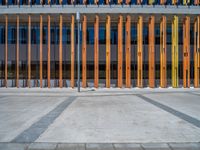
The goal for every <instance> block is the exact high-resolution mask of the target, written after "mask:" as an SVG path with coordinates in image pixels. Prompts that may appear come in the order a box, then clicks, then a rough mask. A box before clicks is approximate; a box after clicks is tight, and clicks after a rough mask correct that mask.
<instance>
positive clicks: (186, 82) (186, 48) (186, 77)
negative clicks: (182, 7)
mask: <svg viewBox="0 0 200 150" xmlns="http://www.w3.org/2000/svg"><path fill="white" fill-rule="evenodd" d="M183 87H184V88H186V87H190V17H188V16H186V17H185V19H184V20H183Z"/></svg>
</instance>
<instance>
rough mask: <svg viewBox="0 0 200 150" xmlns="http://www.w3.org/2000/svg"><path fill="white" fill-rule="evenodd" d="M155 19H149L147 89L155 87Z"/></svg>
mask: <svg viewBox="0 0 200 150" xmlns="http://www.w3.org/2000/svg"><path fill="white" fill-rule="evenodd" d="M154 29H155V17H154V16H151V17H150V18H149V45H148V51H149V87H151V88H154V87H155V31H154Z"/></svg>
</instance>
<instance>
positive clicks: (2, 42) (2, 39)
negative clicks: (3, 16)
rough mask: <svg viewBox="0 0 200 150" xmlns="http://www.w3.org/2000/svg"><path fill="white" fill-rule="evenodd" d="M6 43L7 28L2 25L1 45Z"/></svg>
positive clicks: (0, 28)
mask: <svg viewBox="0 0 200 150" xmlns="http://www.w3.org/2000/svg"><path fill="white" fill-rule="evenodd" d="M4 43H5V27H4V25H0V44H4Z"/></svg>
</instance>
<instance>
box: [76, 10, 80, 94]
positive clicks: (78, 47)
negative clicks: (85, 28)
mask: <svg viewBox="0 0 200 150" xmlns="http://www.w3.org/2000/svg"><path fill="white" fill-rule="evenodd" d="M76 20H77V28H78V45H77V49H78V52H77V61H78V92H80V13H79V12H77V13H76Z"/></svg>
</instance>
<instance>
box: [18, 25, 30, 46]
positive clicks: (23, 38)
mask: <svg viewBox="0 0 200 150" xmlns="http://www.w3.org/2000/svg"><path fill="white" fill-rule="evenodd" d="M27 39H28V34H27V26H20V27H19V43H20V44H27Z"/></svg>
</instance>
